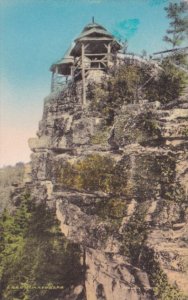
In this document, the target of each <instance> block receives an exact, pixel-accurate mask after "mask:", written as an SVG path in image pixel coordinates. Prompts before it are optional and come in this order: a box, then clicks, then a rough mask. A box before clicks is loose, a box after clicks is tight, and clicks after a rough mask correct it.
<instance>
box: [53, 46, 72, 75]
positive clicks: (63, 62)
mask: <svg viewBox="0 0 188 300" xmlns="http://www.w3.org/2000/svg"><path fill="white" fill-rule="evenodd" d="M72 49H73V46H71V47H69V49H68V50H67V51H66V52H65V55H64V56H63V57H62V58H61V59H60V60H58V61H57V62H55V63H54V64H52V65H51V67H50V71H52V72H54V71H55V68H56V67H60V68H61V69H62V72H63V71H65V69H67V68H69V65H72V64H73V63H74V57H73V56H71V55H70V53H71V51H72Z"/></svg>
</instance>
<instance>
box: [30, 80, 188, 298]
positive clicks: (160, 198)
mask: <svg viewBox="0 0 188 300" xmlns="http://www.w3.org/2000/svg"><path fill="white" fill-rule="evenodd" d="M186 97H187V95H186V94H185V95H184V97H182V98H181V99H180V100H181V101H180V100H179V101H178V102H177V101H175V102H173V103H171V104H170V105H166V106H165V105H163V106H162V105H161V104H160V103H159V102H157V101H154V102H149V101H144V100H140V101H138V102H137V103H136V104H125V105H123V106H122V107H121V109H119V110H117V111H116V114H115V116H114V118H113V119H112V121H111V122H109V120H107V118H106V115H105V113H104V111H103V112H102V110H101V111H100V110H96V109H95V107H93V105H92V99H91V98H90V96H89V95H88V97H87V98H88V100H87V101H88V103H87V106H86V107H85V108H84V109H83V107H82V105H81V89H80V86H79V84H77V85H76V86H74V87H73V86H72V87H71V86H70V87H68V88H67V89H65V90H64V91H61V92H58V93H52V94H50V95H49V96H48V97H47V98H46V99H45V103H44V112H43V117H42V120H41V122H40V124H39V130H38V133H37V136H38V137H37V138H32V139H30V140H29V145H30V148H31V149H32V152H33V154H32V162H31V166H32V180H31V182H30V183H28V184H29V185H30V186H32V194H33V197H35V199H37V201H38V202H40V201H42V200H44V199H45V200H46V202H47V203H48V205H49V207H51V208H52V210H53V209H56V215H57V218H58V219H59V221H60V223H61V231H62V232H63V233H64V234H65V236H66V237H67V238H68V239H69V240H70V241H72V242H74V243H77V244H79V245H80V246H81V249H82V264H83V267H84V270H85V276H84V279H83V280H82V283H81V285H79V286H78V287H72V289H71V291H69V293H68V294H66V295H65V294H64V295H63V296H62V297H63V298H59V299H64V300H65V299H68V300H70V299H75V300H76V299H77V300H78V299H79V300H84V299H86V300H99V299H100V300H102V299H103V300H125V299H134V300H137V299H139V300H141V299H143V300H146V299H184V298H183V296H182V295H188V287H187V285H186V282H187V280H188V260H187V259H188V247H187V246H188V244H187V243H188V235H187V233H188V230H187V229H188V210H187V189H188V185H187V182H188V173H187V170H188V160H187V146H188V108H187V104H186ZM83 291H84V294H83ZM165 293H166V294H165ZM155 295H157V298H155ZM165 295H166V296H165ZM171 295H174V296H173V297H174V298H173V297H172V296H171ZM170 297H172V298H170ZM181 297H182V298H181ZM185 299H186V298H185Z"/></svg>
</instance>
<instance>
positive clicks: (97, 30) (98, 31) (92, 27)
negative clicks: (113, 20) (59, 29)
mask: <svg viewBox="0 0 188 300" xmlns="http://www.w3.org/2000/svg"><path fill="white" fill-rule="evenodd" d="M91 35H95V36H98V35H100V36H107V37H110V38H112V39H114V36H113V35H112V34H111V33H110V32H108V31H107V30H106V29H105V28H104V27H103V26H101V25H99V24H97V23H90V24H88V25H87V26H85V27H84V29H83V30H82V32H81V33H80V35H79V36H78V38H76V39H75V42H76V41H79V40H82V38H84V37H89V36H91Z"/></svg>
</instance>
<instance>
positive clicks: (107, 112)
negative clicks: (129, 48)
mask: <svg viewBox="0 0 188 300" xmlns="http://www.w3.org/2000/svg"><path fill="white" fill-rule="evenodd" d="M152 72H153V70H152V68H151V67H150V66H149V65H145V66H135V65H127V64H125V65H122V66H119V67H116V69H115V70H114V72H112V73H111V74H110V76H109V78H108V79H106V81H105V83H103V84H100V85H99V84H94V83H93V84H90V85H89V86H88V99H89V100H90V109H91V110H92V111H96V113H98V114H100V115H101V114H102V116H103V117H104V118H106V121H107V125H112V123H113V120H114V116H115V115H116V114H117V113H118V112H119V110H120V109H121V107H122V105H124V104H130V103H135V102H137V101H138V100H139V99H147V100H149V101H159V102H160V103H162V104H166V103H168V102H170V101H172V100H176V99H177V98H178V97H179V96H180V95H181V93H182V91H183V90H184V88H185V86H186V83H187V82H188V77H187V74H186V73H185V72H184V71H183V70H181V69H179V68H178V67H177V66H176V65H174V62H173V61H172V59H167V58H166V59H164V60H163V62H162V64H161V70H158V71H156V70H155V72H157V73H158V74H157V73H156V74H155V75H154V74H153V73H152Z"/></svg>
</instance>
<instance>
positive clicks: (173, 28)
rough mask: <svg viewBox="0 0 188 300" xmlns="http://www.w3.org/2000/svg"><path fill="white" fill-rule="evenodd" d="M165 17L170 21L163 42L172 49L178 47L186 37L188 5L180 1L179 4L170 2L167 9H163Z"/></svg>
mask: <svg viewBox="0 0 188 300" xmlns="http://www.w3.org/2000/svg"><path fill="white" fill-rule="evenodd" d="M165 10H166V12H167V17H168V18H169V19H170V20H171V21H170V28H169V29H168V30H167V31H166V33H167V35H165V36H164V41H165V42H167V43H170V44H171V45H172V47H173V48H175V47H176V46H179V45H180V44H181V43H182V42H183V41H184V39H185V37H186V35H187V27H188V17H187V13H188V3H187V1H180V3H172V2H170V3H169V5H168V7H165Z"/></svg>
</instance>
